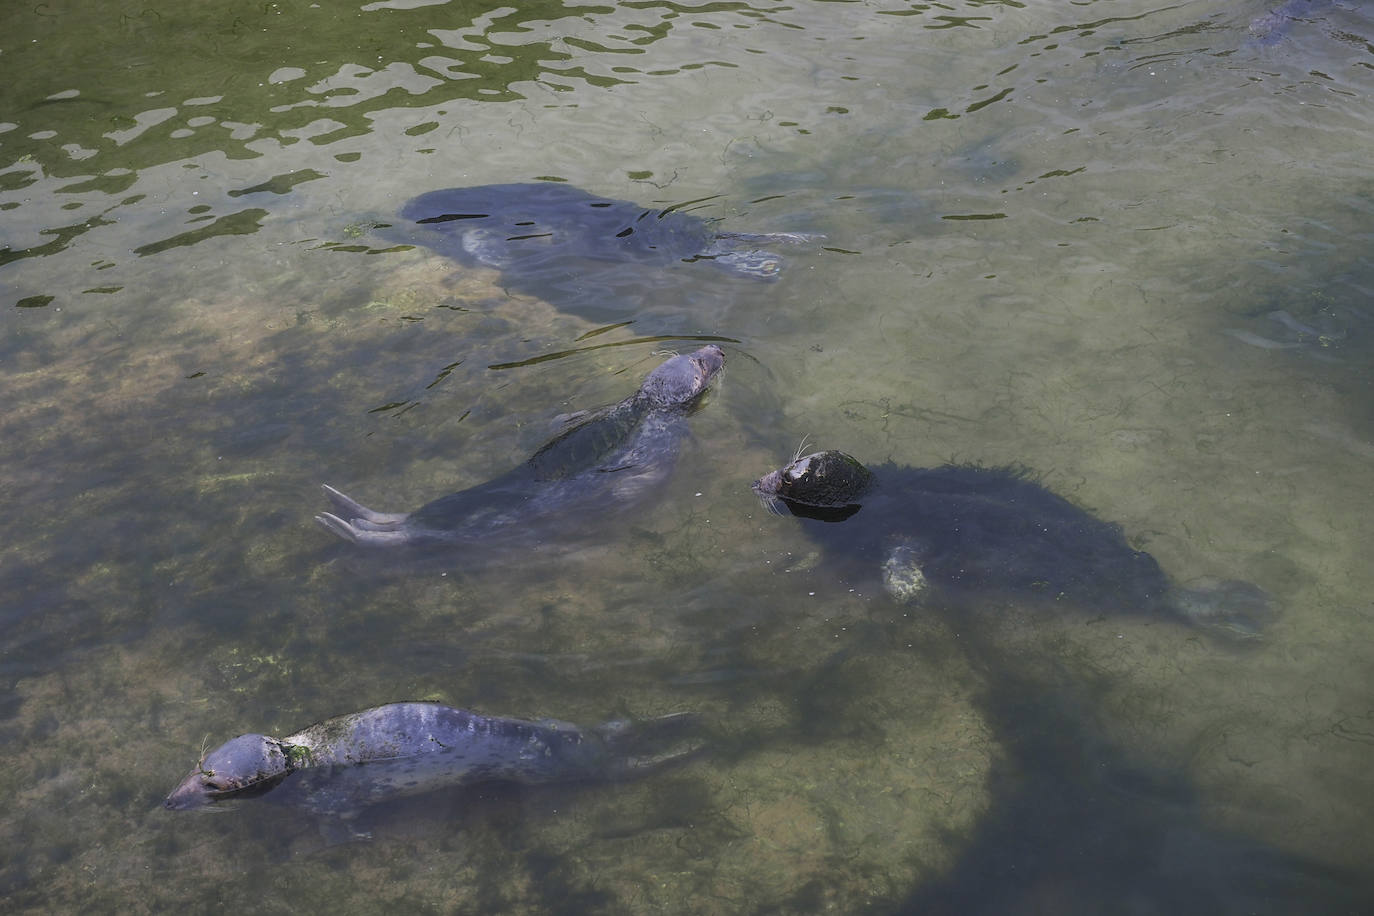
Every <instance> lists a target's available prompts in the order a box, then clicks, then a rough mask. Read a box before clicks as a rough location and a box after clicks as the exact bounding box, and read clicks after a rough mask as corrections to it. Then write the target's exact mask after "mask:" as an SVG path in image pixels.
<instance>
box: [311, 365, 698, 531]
mask: <svg viewBox="0 0 1374 916" xmlns="http://www.w3.org/2000/svg"><path fill="white" fill-rule="evenodd" d="M724 365H725V354H724V353H723V352H722V351H721V349H720V347H718V346H716V345H715V344H709V345H707V346H705V347H702V348H701V349H699V350H697V351H696V352H694V353H688V354H684V355H680V356H674V357H672V358H671V359H668V360H667V361H665V362H664V363H663V364H662V365H660V366H659V367H658V368H656V369H655V370H654V371H653V372H651V373H649V375H648V377H647V378H645V379H644V382H643V384H641V385H640V386H639V389H638V390H637V391H636V392H635V393H634V394H632V395H630V396H629V397H628V398H626V399H625V400H623V401H621V402H620V403H619V404H615V405H613V406H611V407H606V408H602V409H601V410H595V411H588V412H583V413H581V414H577V415H576V416H574V417H573V418H572V420H571V425H570V426H569V428H567V429H566V430H564V431H563V432H562V433H561V434H559V435H558V436H557V437H555V438H554V439H553V440H551V441H549V442H548V443H546V444H545V445H543V446H542V447H541V448H540V449H539V450H538V451H536V452H535V453H534V454H533V455H532V456H531V457H530V458H529V459H528V460H527V461H525V463H524V464H521V465H520V466H519V467H516V468H514V469H513V470H511V471H508V472H507V473H505V474H502V475H501V476H499V477H497V478H495V479H493V480H489V481H487V482H486V483H483V484H479V485H478V486H475V487H472V488H470V489H467V490H462V491H460V492H457V493H453V494H450V495H448V496H444V497H441V498H440V499H436V500H434V501H433V502H430V503H427V504H426V505H424V506H421V507H420V508H419V509H417V510H415V511H414V512H409V513H405V512H396V513H390V512H378V511H376V510H374V509H369V508H368V507H366V506H364V505H362V504H361V503H359V502H357V501H356V500H354V499H353V498H351V497H349V496H347V495H345V494H344V493H341V492H340V491H338V490H336V489H334V488H333V487H330V486H325V488H324V492H325V495H326V496H328V497H329V500H330V502H331V503H333V504H334V512H324V513H321V514H320V515H317V516H315V521H317V522H319V523H320V525H322V526H323V527H324V528H325V529H326V530H328V531H332V532H333V533H334V534H337V535H338V536H339V537H341V538H343V539H345V540H347V541H352V542H353V543H355V544H362V545H365V546H368V547H388V546H398V545H403V544H426V543H429V544H436V543H437V544H443V543H456V542H473V541H477V540H488V539H491V538H498V537H501V536H503V535H512V534H528V533H529V532H528V531H527V526H529V525H530V524H532V523H535V522H537V521H540V520H548V519H550V518H552V517H554V516H557V515H575V514H576V511H575V510H578V509H585V510H586V511H589V512H596V513H598V514H604V513H605V512H607V511H608V510H609V509H610V508H611V507H616V506H624V505H627V504H629V503H632V502H634V501H635V500H636V499H637V498H638V497H640V496H642V495H644V494H646V493H648V492H649V491H650V490H652V489H653V488H654V487H655V486H657V485H658V484H660V483H662V481H663V480H664V479H665V478H666V477H667V476H668V474H669V472H670V471H671V470H672V468H673V465H674V464H675V462H676V459H677V454H678V451H679V449H680V447H681V443H682V440H683V439H684V438H685V437H686V435H687V416H688V415H689V414H690V413H691V411H692V410H693V409H694V408H695V407H696V406H697V405H698V404H699V403H700V401H701V398H702V395H704V394H705V393H706V391H707V389H708V388H709V387H710V385H711V382H712V381H713V380H714V379H715V378H716V376H717V375H718V374H719V373H720V370H721V368H722V367H723V366H724Z"/></svg>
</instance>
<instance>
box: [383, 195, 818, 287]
mask: <svg viewBox="0 0 1374 916" xmlns="http://www.w3.org/2000/svg"><path fill="white" fill-rule="evenodd" d="M710 199H711V198H703V199H701V200H691V201H685V202H683V203H679V204H674V205H673V206H670V207H666V208H662V209H654V208H651V207H644V206H641V205H640V204H637V203H632V202H631V201H627V200H609V199H607V198H604V197H597V196H596V195H594V194H590V193H588V192H586V191H584V190H582V189H581V188H576V187H573V186H572V185H568V184H562V183H557V182H529V183H515V184H491V185H480V186H477V187H471V188H447V189H444V190H440V191H430V192H428V193H426V194H421V195H420V196H419V197H416V198H414V199H412V200H410V201H409V202H408V203H406V205H405V206H404V207H403V208H402V209H401V217H402V219H406V220H410V221H411V222H413V223H414V224H415V225H416V226H417V227H420V228H421V229H423V230H427V231H428V233H429V234H427V235H426V236H425V237H424V238H425V242H426V244H427V245H428V246H429V247H431V248H434V249H435V250H437V251H440V252H441V253H443V254H446V255H449V256H450V257H456V258H457V259H459V260H460V261H463V262H465V263H468V264H475V265H482V266H486V267H495V268H497V269H498V270H502V271H506V270H511V271H515V272H517V273H520V272H530V271H538V270H541V269H547V268H549V267H550V266H551V265H552V264H553V263H554V262H558V261H563V262H568V261H584V260H597V261H642V262H646V263H651V264H671V263H673V262H676V261H685V262H689V263H690V262H693V261H707V262H710V263H711V264H712V265H714V266H715V267H718V268H720V269H722V270H724V271H726V272H728V273H733V274H738V275H740V276H746V277H754V278H757V279H765V280H769V279H773V278H774V277H776V276H777V275H778V274H779V272H781V270H782V267H783V259H782V257H781V256H779V255H776V254H774V253H772V252H770V251H765V250H762V249H761V248H759V247H757V246H759V245H761V244H768V243H783V244H795V243H800V242H807V241H810V240H812V239H815V238H817V236H814V235H809V234H805V233H797V232H767V233H751V232H717V231H716V230H715V228H714V225H713V222H712V221H708V220H704V219H701V218H700V217H696V216H692V215H691V214H690V213H688V212H687V209H688V208H689V207H692V206H695V205H699V204H702V203H704V202H706V201H707V200H710Z"/></svg>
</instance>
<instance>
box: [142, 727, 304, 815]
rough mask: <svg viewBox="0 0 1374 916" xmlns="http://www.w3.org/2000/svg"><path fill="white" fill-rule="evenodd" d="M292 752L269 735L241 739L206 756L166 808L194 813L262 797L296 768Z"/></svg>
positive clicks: (165, 804) (181, 783)
mask: <svg viewBox="0 0 1374 916" xmlns="http://www.w3.org/2000/svg"><path fill="white" fill-rule="evenodd" d="M292 750H293V749H292V748H290V747H287V746H285V745H283V744H282V743H281V742H280V741H278V740H277V739H276V738H269V737H268V736H267V735H239V736H238V737H237V738H234V739H232V740H230V741H226V742H225V743H224V744H221V745H220V746H219V747H217V748H215V749H214V750H213V751H210V752H209V753H208V754H206V755H205V756H203V757H202V758H201V760H200V763H198V764H197V765H196V767H195V769H193V770H192V771H191V772H190V773H187V774H186V778H185V779H183V780H182V781H181V782H180V783H179V784H178V785H177V787H176V788H175V789H173V790H172V794H170V795H168V796H167V800H166V801H165V802H163V803H162V804H163V807H165V808H167V809H168V810H169V811H191V810H195V809H197V808H204V807H206V806H207V805H210V804H212V803H214V802H217V801H223V800H225V799H228V798H232V797H238V798H247V797H251V796H254V795H261V794H262V793H263V792H266V791H267V790H269V789H271V788H272V787H273V786H275V785H276V784H277V783H279V782H281V781H282V780H283V779H284V778H286V776H287V774H288V773H290V772H291V771H292V770H293V769H294V768H295V767H294V766H293V755H292V753H291V751H292Z"/></svg>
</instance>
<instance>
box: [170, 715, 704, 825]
mask: <svg viewBox="0 0 1374 916" xmlns="http://www.w3.org/2000/svg"><path fill="white" fill-rule="evenodd" d="M691 719H692V717H691V716H688V715H685V714H676V715H670V716H663V717H660V718H656V719H650V720H646V721H644V722H640V723H631V722H628V721H623V720H615V721H611V722H606V723H604V724H602V725H598V726H595V727H592V728H582V727H580V726H577V725H573V724H570V723H568V722H560V721H558V720H555V719H541V720H538V721H527V720H524V719H511V718H505V717H501V716H483V715H479V714H477V713H474V712H469V711H467V710H463V709H455V708H453V707H450V706H443V705H441V704H439V703H424V702H416V703H390V704H387V705H385V706H377V707H374V708H372V709H366V710H363V711H362V712H357V713H352V714H350V715H345V716H338V717H335V718H332V719H326V720H325V721H323V722H319V723H316V724H315V725H312V726H310V727H309V728H306V729H302V730H301V731H299V732H296V733H295V734H293V735H288V736H287V737H285V738H273V737H271V736H269V735H258V734H248V735H239V736H238V737H237V738H234V739H232V740H230V741H226V742H225V743H224V744H222V745H220V746H219V747H217V748H215V749H214V750H212V751H209V752H208V753H205V754H203V755H202V756H201V759H200V762H199V763H197V764H196V766H195V767H194V768H193V769H192V770H191V772H190V773H188V774H186V777H185V778H184V779H182V780H181V782H180V783H178V784H177V787H176V788H175V789H173V790H172V792H171V794H170V795H168V796H167V799H166V801H165V802H164V803H163V806H164V807H165V808H167V809H168V810H171V811H190V810H196V809H203V808H207V807H211V806H214V805H217V804H219V803H221V802H228V801H236V800H240V799H246V798H255V797H258V796H263V795H267V794H269V793H270V794H271V795H272V797H273V799H274V800H276V801H280V802H283V803H286V804H288V805H293V806H296V807H301V808H305V809H307V810H309V811H311V812H312V813H314V814H318V815H330V816H335V817H344V818H349V817H353V816H355V815H357V814H358V813H360V812H361V811H362V810H364V809H365V808H367V807H368V806H371V805H375V804H378V803H381V802H385V801H390V800H393V799H397V798H403V797H406V796H411V795H418V794H421V793H424V792H431V791H434V790H437V789H442V788H447V787H451V786H462V785H470V784H474V783H481V782H493V781H502V782H515V783H522V784H525V785H539V784H546V783H567V782H582V781H604V780H615V779H624V778H631V777H635V776H639V775H643V774H646V773H648V772H651V771H653V770H655V769H657V768H659V767H662V766H664V765H666V764H669V763H672V762H677V761H682V760H685V759H686V758H687V757H689V756H691V755H693V754H695V753H697V752H698V751H699V750H700V748H699V747H689V748H685V749H680V750H676V751H671V752H668V753H661V754H657V755H650V756H644V755H642V754H641V753H640V750H642V747H641V745H645V746H647V745H652V744H655V743H657V742H659V741H660V740H661V739H662V738H664V737H665V736H666V737H672V736H675V735H676V734H677V733H678V732H679V731H680V730H681V729H682V728H683V727H684V726H685V725H686V724H688V723H690V721H691Z"/></svg>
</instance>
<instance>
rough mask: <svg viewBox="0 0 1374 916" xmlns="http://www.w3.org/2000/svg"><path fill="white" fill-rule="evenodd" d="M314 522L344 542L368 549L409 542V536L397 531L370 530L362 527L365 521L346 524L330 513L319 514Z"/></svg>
mask: <svg viewBox="0 0 1374 916" xmlns="http://www.w3.org/2000/svg"><path fill="white" fill-rule="evenodd" d="M315 521H317V522H319V523H320V525H321V526H322V527H323V528H324V529H325V530H326V531H332V532H333V533H334V534H337V535H338V536H339V537H341V538H343V539H344V540H345V541H351V542H352V543H354V544H363V545H365V546H368V547H389V546H394V545H396V544H405V543H408V542H409V541H410V535H409V534H408V533H407V532H405V531H402V530H399V529H385V528H383V529H370V528H366V527H363V526H365V525H366V524H367V522H366V521H360V522H359V523H358V524H356V525H355V524H354V523H352V522H346V521H344V520H343V519H341V518H339V517H338V516H337V515H334V514H332V513H330V512H321V513H320V514H319V515H317V516H315Z"/></svg>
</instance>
